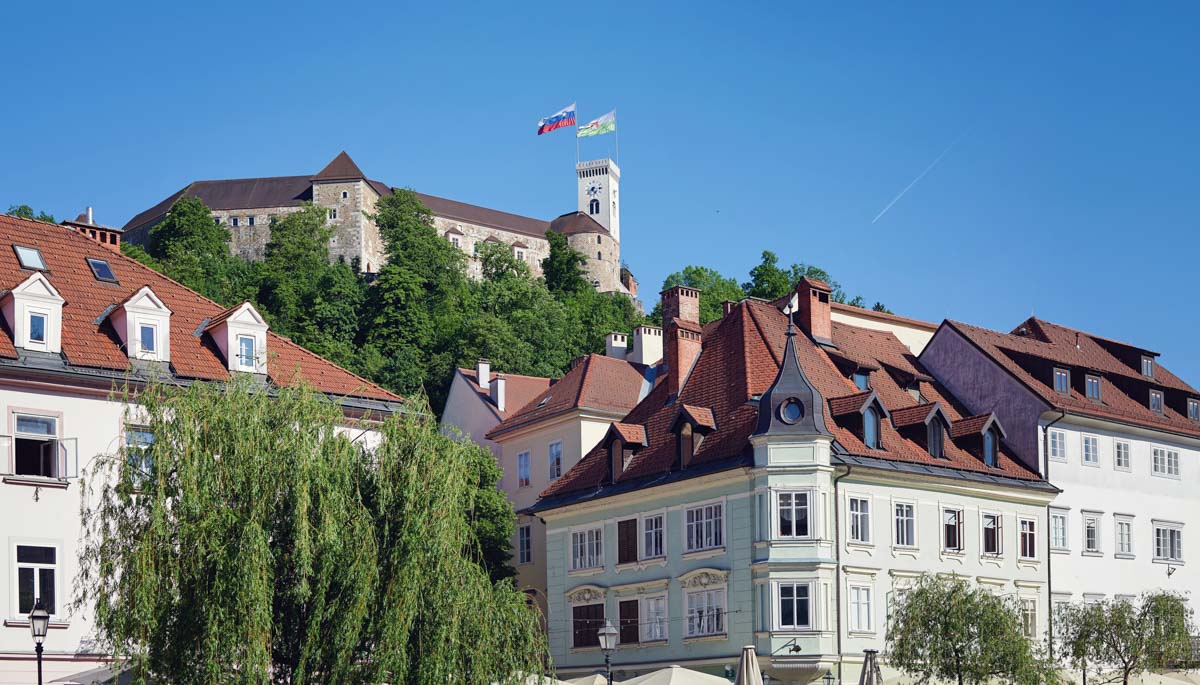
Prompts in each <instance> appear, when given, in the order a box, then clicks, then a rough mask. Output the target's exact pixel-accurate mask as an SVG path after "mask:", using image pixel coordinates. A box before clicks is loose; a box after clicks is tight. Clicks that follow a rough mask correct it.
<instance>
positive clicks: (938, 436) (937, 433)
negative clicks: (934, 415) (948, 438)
mask: <svg viewBox="0 0 1200 685" xmlns="http://www.w3.org/2000/svg"><path fill="white" fill-rule="evenodd" d="M943 439H944V437H943V434H942V422H941V421H938V420H937V419H934V420H933V421H930V422H929V439H928V441H927V442H928V443H929V456H931V457H934V458H936V459H941V458H942V446H943V443H942V440H943Z"/></svg>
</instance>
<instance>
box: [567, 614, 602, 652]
mask: <svg viewBox="0 0 1200 685" xmlns="http://www.w3.org/2000/svg"><path fill="white" fill-rule="evenodd" d="M571 619H572V620H571V646H572V647H599V646H600V629H601V628H603V627H604V605H603V604H583V605H579V606H573V607H571Z"/></svg>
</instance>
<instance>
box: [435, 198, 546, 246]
mask: <svg viewBox="0 0 1200 685" xmlns="http://www.w3.org/2000/svg"><path fill="white" fill-rule="evenodd" d="M416 195H417V197H418V198H420V200H421V203H422V204H424V205H425V206H426V207H428V208H429V211H430V212H433V214H434V215H435V216H440V217H445V218H447V219H457V220H459V221H463V222H466V223H468V224H475V225H476V226H487V227H488V228H498V229H501V230H504V231H509V232H511V233H520V234H522V235H527V236H530V237H532V238H542V239H543V240H544V239H545V238H546V231H547V230H548V229H549V228H550V224H549V223H547V222H545V221H542V220H541V219H532V218H530V217H527V216H521V215H520V214H509V213H508V212H501V211H497V210H495V209H488V208H487V207H480V206H478V205H469V204H467V203H465V202H458V201H457V200H447V199H446V198H444V197H437V196H436V195H426V194H425V193H417V194H416Z"/></svg>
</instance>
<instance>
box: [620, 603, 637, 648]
mask: <svg viewBox="0 0 1200 685" xmlns="http://www.w3.org/2000/svg"><path fill="white" fill-rule="evenodd" d="M618 609H619V612H620V622H621V644H623V645H629V644H637V641H638V601H637V600H636V599H630V600H626V601H624V602H621V603H620V604H619V605H618Z"/></svg>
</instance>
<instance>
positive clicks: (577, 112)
mask: <svg viewBox="0 0 1200 685" xmlns="http://www.w3.org/2000/svg"><path fill="white" fill-rule="evenodd" d="M575 102H577V103H578V102H579V100H578V99H576V100H575ZM575 166H579V105H578V104H577V105H575Z"/></svg>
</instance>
